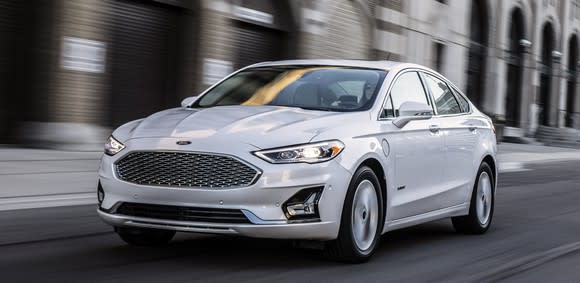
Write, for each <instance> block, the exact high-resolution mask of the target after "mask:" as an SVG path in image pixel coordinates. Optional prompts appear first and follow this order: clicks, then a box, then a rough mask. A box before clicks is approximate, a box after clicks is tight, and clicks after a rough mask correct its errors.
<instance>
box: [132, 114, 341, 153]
mask: <svg viewBox="0 0 580 283" xmlns="http://www.w3.org/2000/svg"><path fill="white" fill-rule="evenodd" d="M348 114H352V113H341V112H327V111H310V110H303V109H300V108H290V107H279V106H219V107H212V108H205V109H196V108H175V109H169V110H165V111H162V112H158V113H155V114H153V115H151V116H149V117H147V118H145V119H143V120H142V121H140V123H138V124H137V125H136V127H134V128H133V129H132V131H131V132H130V133H129V134H128V135H125V136H126V137H127V139H136V138H155V137H159V138H167V137H170V138H186V139H188V140H191V141H194V140H196V139H204V140H205V141H210V142H217V143H227V142H232V141H234V142H242V143H247V144H251V145H253V146H255V147H258V148H261V149H263V148H271V147H277V146H284V145H292V144H300V143H306V142H309V141H310V140H311V139H312V138H313V137H315V136H316V135H317V134H319V133H321V132H323V131H325V130H326V129H327V128H329V127H333V124H339V123H340V122H339V121H337V120H343V119H336V118H338V117H339V116H344V115H348ZM333 121H334V122H333Z"/></svg>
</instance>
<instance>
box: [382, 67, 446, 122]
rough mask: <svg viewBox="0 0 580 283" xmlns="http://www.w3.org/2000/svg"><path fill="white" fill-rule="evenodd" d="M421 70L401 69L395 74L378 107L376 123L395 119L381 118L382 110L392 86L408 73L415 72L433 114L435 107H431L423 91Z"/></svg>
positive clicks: (428, 98) (428, 96) (425, 90)
mask: <svg viewBox="0 0 580 283" xmlns="http://www.w3.org/2000/svg"><path fill="white" fill-rule="evenodd" d="M422 70H423V69H421V68H415V67H410V68H404V69H401V70H399V71H398V72H397V74H396V75H395V77H394V78H393V79H392V80H391V83H390V84H389V87H388V88H387V91H386V93H385V96H384V97H383V102H382V103H381V107H379V113H378V114H377V121H392V120H394V119H396V118H397V117H392V118H381V114H382V113H383V110H384V109H385V105H386V104H387V100H388V98H389V96H390V95H391V90H392V88H393V86H394V85H395V83H396V82H397V80H398V79H399V77H400V76H402V75H403V74H405V73H408V72H417V75H418V76H419V81H421V86H422V87H423V91H424V92H425V95H426V97H425V98H427V102H428V103H430V105H429V106H431V108H432V109H433V113H435V109H434V108H435V107H434V106H433V102H432V99H431V96H430V94H429V93H428V92H427V89H425V84H424V82H423V79H422V77H421V74H420V73H419V72H421V71H422ZM383 83H386V78H385V81H384V82H383ZM394 110H395V109H393V111H394Z"/></svg>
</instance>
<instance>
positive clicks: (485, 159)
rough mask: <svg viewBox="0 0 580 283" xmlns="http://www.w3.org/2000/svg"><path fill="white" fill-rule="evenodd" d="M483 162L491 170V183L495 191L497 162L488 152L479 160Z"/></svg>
mask: <svg viewBox="0 0 580 283" xmlns="http://www.w3.org/2000/svg"><path fill="white" fill-rule="evenodd" d="M483 162H485V163H487V164H488V165H489V167H491V171H492V172H491V173H492V174H493V183H494V186H493V191H494V193H495V191H496V187H497V175H498V172H497V164H496V162H495V158H493V156H491V155H490V154H488V155H486V156H484V157H483V159H482V160H481V162H480V164H481V163H483Z"/></svg>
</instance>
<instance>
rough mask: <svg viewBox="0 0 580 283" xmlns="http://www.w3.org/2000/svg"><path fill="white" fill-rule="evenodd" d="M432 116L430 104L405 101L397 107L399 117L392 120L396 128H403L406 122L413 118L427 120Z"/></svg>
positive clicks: (413, 119)
mask: <svg viewBox="0 0 580 283" xmlns="http://www.w3.org/2000/svg"><path fill="white" fill-rule="evenodd" d="M432 116H433V108H431V106H429V105H427V104H425V103H420V102H412V101H407V102H404V103H403V104H401V107H399V117H397V118H396V119H395V120H393V124H395V126H397V127H398V128H403V127H404V126H405V125H407V123H409V122H411V121H415V120H428V119H431V117H432Z"/></svg>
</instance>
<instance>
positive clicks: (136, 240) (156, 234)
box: [115, 227, 175, 246]
mask: <svg viewBox="0 0 580 283" xmlns="http://www.w3.org/2000/svg"><path fill="white" fill-rule="evenodd" d="M115 232H117V234H118V235H119V237H120V238H121V239H122V240H123V241H125V242H126V243H127V244H129V245H133V246H161V245H165V244H167V243H169V241H171V239H173V236H175V231H169V230H158V229H146V228H128V227H117V228H115Z"/></svg>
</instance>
